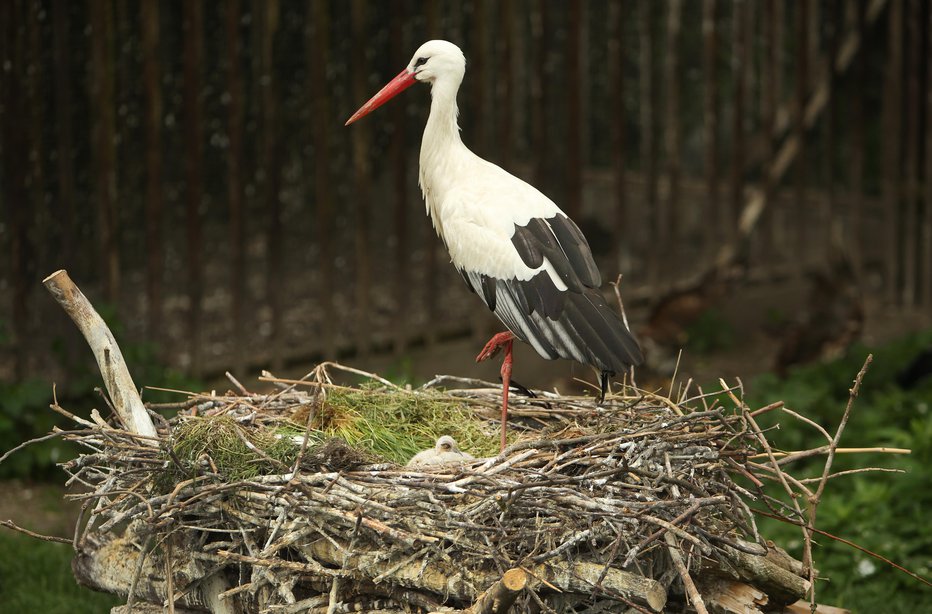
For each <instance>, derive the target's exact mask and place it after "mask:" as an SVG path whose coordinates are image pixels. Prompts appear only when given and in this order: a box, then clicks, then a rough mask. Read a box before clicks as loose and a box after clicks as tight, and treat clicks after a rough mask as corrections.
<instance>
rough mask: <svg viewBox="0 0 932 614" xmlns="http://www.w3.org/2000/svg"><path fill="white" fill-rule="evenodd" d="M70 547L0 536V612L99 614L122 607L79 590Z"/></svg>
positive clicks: (111, 599) (115, 601) (108, 598)
mask: <svg viewBox="0 0 932 614" xmlns="http://www.w3.org/2000/svg"><path fill="white" fill-rule="evenodd" d="M72 553H73V551H72V549H71V546H70V545H68V544H57V543H50V542H43V541H39V540H36V539H32V538H30V537H26V536H25V535H19V534H15V533H10V532H9V531H7V530H6V529H3V530H2V532H0V610H2V611H3V612H41V613H42V614H84V613H87V614H100V613H101V612H109V611H110V608H112V607H113V606H115V605H119V604H120V603H122V602H121V601H120V600H119V599H117V598H116V597H113V596H112V595H104V594H102V593H96V592H94V591H92V590H90V589H86V588H84V587H81V586H78V584H77V583H76V582H75V579H74V576H73V575H72V574H71V556H72Z"/></svg>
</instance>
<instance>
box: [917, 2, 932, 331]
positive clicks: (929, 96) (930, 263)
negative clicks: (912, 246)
mask: <svg viewBox="0 0 932 614" xmlns="http://www.w3.org/2000/svg"><path fill="white" fill-rule="evenodd" d="M925 12H926V14H925V19H923V23H924V24H925V41H926V51H925V60H926V62H925V65H926V75H925V86H926V91H925V118H926V135H925V137H926V144H925V157H926V168H925V181H924V183H925V194H924V197H925V208H924V210H923V212H924V217H923V222H922V257H921V258H920V262H921V263H922V268H921V269H920V271H919V274H920V278H921V279H922V280H924V281H923V283H924V286H923V291H922V301H921V303H920V304H921V305H922V307H923V308H924V309H925V312H926V313H927V314H928V313H932V59H930V58H932V8H930V7H929V5H928V4H926V5H925Z"/></svg>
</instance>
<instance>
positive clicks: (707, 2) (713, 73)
mask: <svg viewBox="0 0 932 614" xmlns="http://www.w3.org/2000/svg"><path fill="white" fill-rule="evenodd" d="M716 8H717V7H716V0H704V1H703V3H702V39H703V41H702V73H703V81H704V89H703V106H704V109H703V117H704V122H703V138H704V139H705V181H706V203H705V210H706V215H705V231H706V232H705V233H704V235H705V237H704V238H705V244H706V248H707V250H708V251H709V252H710V253H712V254H714V253H716V252H717V244H718V239H719V238H720V237H721V229H722V225H723V222H724V220H723V219H722V218H721V216H720V215H719V213H720V212H721V207H720V205H719V199H718V174H719V171H718V124H719V103H718V96H719V94H718V31H717V29H716V27H717V20H716V12H717V11H716Z"/></svg>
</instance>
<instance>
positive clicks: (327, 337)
mask: <svg viewBox="0 0 932 614" xmlns="http://www.w3.org/2000/svg"><path fill="white" fill-rule="evenodd" d="M307 10H308V15H309V20H308V21H309V22H310V23H312V24H313V31H312V33H311V36H309V37H308V43H309V44H308V46H307V52H308V57H307V62H308V67H309V68H308V75H309V77H310V78H309V83H308V90H309V99H310V100H311V101H312V104H313V107H312V108H313V113H312V118H311V124H310V128H311V133H312V134H311V142H312V143H313V144H314V162H313V164H314V200H315V205H314V207H315V219H316V222H317V223H316V233H315V240H316V241H317V245H318V250H319V251H318V253H319V254H320V260H319V262H318V270H319V272H320V285H319V286H318V288H317V290H318V292H317V294H318V296H320V301H321V307H322V314H321V315H322V316H323V326H322V327H321V329H320V331H319V334H320V338H321V342H322V345H323V352H324V357H325V358H327V359H329V360H332V359H334V358H336V335H335V334H334V333H335V327H334V326H333V322H334V321H335V311H336V310H335V309H334V287H333V278H334V263H335V261H334V254H333V247H332V245H333V243H332V241H331V234H332V233H333V191H332V190H331V175H330V124H331V118H330V88H329V87H328V86H327V64H328V62H329V60H330V8H329V6H328V4H327V3H326V2H320V1H319V0H308V7H307Z"/></svg>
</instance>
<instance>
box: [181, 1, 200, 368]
mask: <svg viewBox="0 0 932 614" xmlns="http://www.w3.org/2000/svg"><path fill="white" fill-rule="evenodd" d="M183 6H184V18H183V21H182V32H183V33H184V62H183V63H184V87H183V97H184V143H185V156H184V175H185V201H186V207H185V209H186V212H187V216H186V228H185V231H186V235H187V242H188V249H187V257H188V262H187V269H188V270H187V288H186V291H187V294H188V301H189V304H188V312H187V343H188V356H189V357H190V360H191V363H190V371H191V373H193V374H194V375H196V376H197V375H200V372H201V297H202V295H203V290H202V288H203V285H204V280H203V273H202V263H201V204H202V200H203V192H204V189H203V171H202V159H203V155H204V146H203V131H202V128H201V65H202V58H203V47H204V41H203V36H204V5H203V3H202V0H189V1H188V2H185V3H184V5H183Z"/></svg>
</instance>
